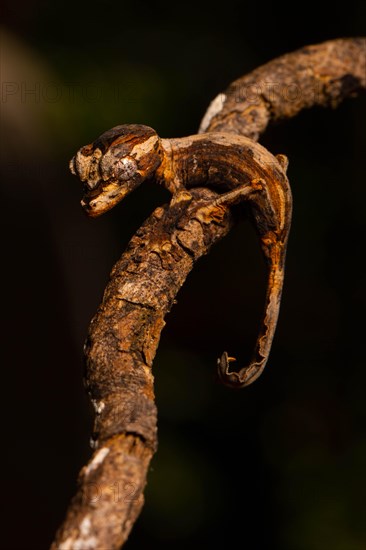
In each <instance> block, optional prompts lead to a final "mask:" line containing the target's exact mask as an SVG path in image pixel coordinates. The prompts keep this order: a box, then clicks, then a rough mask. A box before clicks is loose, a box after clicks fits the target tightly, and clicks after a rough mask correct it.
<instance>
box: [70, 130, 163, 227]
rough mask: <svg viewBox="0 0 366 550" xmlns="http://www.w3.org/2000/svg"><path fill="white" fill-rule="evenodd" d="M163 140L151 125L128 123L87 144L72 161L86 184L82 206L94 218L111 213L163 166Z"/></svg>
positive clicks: (72, 167) (73, 166)
mask: <svg viewBox="0 0 366 550" xmlns="http://www.w3.org/2000/svg"><path fill="white" fill-rule="evenodd" d="M161 160H162V159H161V148H160V138H159V136H158V135H157V133H156V132H155V130H153V129H152V128H150V127H149V126H143V125H142V124H124V125H122V126H115V127H114V128H112V129H111V130H108V131H107V132H104V134H102V135H101V136H99V137H98V139H96V140H95V141H94V142H93V143H90V144H89V145H85V146H84V147H82V148H81V149H79V151H78V152H77V153H76V155H75V156H74V157H73V158H72V159H71V161H70V170H71V172H72V173H73V174H74V175H76V176H78V177H79V179H80V180H81V181H82V182H83V183H84V196H83V199H82V201H81V205H82V207H83V208H84V210H85V211H86V213H87V214H88V215H89V216H91V217H96V216H100V215H101V214H104V212H107V211H108V210H110V209H111V208H113V206H115V205H116V204H117V203H119V202H120V201H121V200H122V199H123V198H124V197H125V196H126V195H128V194H129V193H131V191H133V190H134V189H136V187H138V186H139V185H140V184H141V183H142V182H143V181H144V180H145V179H148V178H149V177H151V176H152V175H153V174H154V172H155V170H156V169H157V168H158V166H159V165H160V164H161Z"/></svg>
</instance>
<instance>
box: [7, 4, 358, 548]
mask: <svg viewBox="0 0 366 550" xmlns="http://www.w3.org/2000/svg"><path fill="white" fill-rule="evenodd" d="M2 21H3V24H2V25H3V26H2V32H1V77H2V97H1V148H0V155H1V157H0V166H1V174H2V178H1V194H2V204H3V210H2V213H1V225H2V228H1V232H2V235H3V238H2V269H1V275H2V288H3V292H2V345H1V352H2V354H3V358H2V361H1V363H2V387H3V390H2V391H3V402H2V413H3V428H2V430H3V435H2V441H3V450H2V458H3V459H4V460H5V463H4V465H3V468H2V472H3V481H2V491H1V497H2V498H1V501H2V504H3V507H5V508H6V521H5V522H4V525H3V528H2V535H1V539H2V540H1V542H0V546H1V547H2V548H6V549H37V550H38V549H40V550H41V549H44V548H47V547H48V545H49V544H50V542H51V540H52V537H53V534H54V532H55V530H56V528H57V527H58V525H59V524H60V522H61V521H62V519H63V516H64V513H65V510H66V507H67V504H68V502H69V499H70V497H71V496H72V495H73V493H74V490H75V486H76V477H77V473H78V471H79V469H80V468H81V467H82V465H83V464H84V463H85V461H86V460H87V459H88V457H89V456H90V454H91V451H90V448H89V435H90V433H91V427H92V413H91V409H90V406H89V403H88V400H87V398H86V396H85V393H84V389H83V385H82V374H83V358H82V348H83V341H84V338H85V336H86V332H87V328H88V324H89V322H90V319H91V317H92V316H93V314H94V313H95V311H96V308H97V306H98V304H99V302H100V299H101V296H102V292H103V289H104V287H105V285H106V282H107V280H108V275H109V272H110V270H111V268H112V266H113V264H114V263H115V261H116V260H117V259H118V258H119V256H120V255H121V253H122V252H123V250H124V248H125V247H126V245H127V243H128V241H129V239H130V238H131V236H132V235H133V234H134V232H135V231H136V230H137V229H138V227H139V226H140V225H141V224H142V222H143V221H144V220H145V219H146V217H147V216H148V215H149V214H150V213H151V212H152V210H153V209H154V208H155V207H156V206H158V205H159V204H162V203H164V202H166V201H167V200H168V195H167V193H166V192H165V191H163V190H162V189H160V188H158V186H150V187H149V186H148V185H146V186H142V187H141V188H140V189H139V190H138V191H136V192H135V193H133V194H132V195H130V196H129V197H128V198H127V199H126V200H125V201H124V203H123V204H121V205H120V206H118V207H117V208H115V209H114V210H112V211H111V212H110V213H108V214H107V215H106V216H104V217H102V218H100V219H97V220H89V219H87V217H86V216H85V215H84V213H83V211H82V209H81V207H80V205H79V201H80V199H81V194H82V190H81V185H80V184H79V183H78V181H77V179H76V178H74V177H73V176H71V174H70V173H69V171H68V161H69V159H70V158H71V156H72V155H73V154H74V153H75V151H76V150H77V149H78V148H79V147H80V146H81V145H84V144H86V143H89V142H90V141H92V140H93V139H94V138H96V137H97V136H98V135H99V134H100V133H101V132H103V131H105V130H107V129H108V128H110V127H112V126H115V125H117V124H123V123H127V122H135V123H144V124H147V125H150V126H152V127H154V128H155V129H156V130H157V131H158V133H159V134H160V135H161V136H163V137H173V136H183V135H188V134H191V133H196V131H197V128H198V125H199V122H200V119H201V117H202V116H203V114H204V112H205V109H206V108H207V106H208V104H209V102H210V100H211V99H212V98H213V97H215V96H216V94H217V93H218V92H220V91H223V90H224V89H225V87H226V86H227V85H228V84H229V83H230V82H231V81H232V80H233V79H236V78H238V77H239V76H241V75H243V74H245V73H246V72H249V71H251V70H252V69H254V68H255V67H257V66H258V65H260V64H263V63H264V62H266V61H269V60H270V59H272V58H274V57H276V56H278V55H281V54H283V53H286V52H289V51H292V50H294V49H297V48H299V47H301V46H304V45H307V44H311V43H317V42H321V41H323V40H327V39H331V38H337V37H343V36H357V35H362V34H365V22H366V4H365V3H364V2H362V0H350V1H349V2H347V3H345V4H344V5H343V7H342V8H341V7H338V8H336V7H335V5H333V4H332V3H329V5H326V3H325V4H323V5H322V6H319V3H318V2H314V1H313V0H310V2H306V4H304V5H302V6H299V5H295V4H293V7H292V8H291V7H287V8H284V7H281V4H278V3H274V2H273V3H264V4H263V2H246V1H242V2H234V1H231V2H226V3H224V4H222V3H218V4H214V3H211V4H207V5H200V4H198V3H195V4H193V3H192V4H190V3H180V4H177V5H176V6H174V5H173V4H172V2H160V1H157V2H150V3H148V2H143V1H135V2H124V1H123V0H122V1H120V2H118V3H117V2H111V1H110V0H108V1H105V2H103V3H95V4H92V3H86V2H80V1H78V0H74V1H72V2H71V1H70V0H64V1H63V2H62V3H61V4H54V3H51V2H45V1H37V0H36V1H34V2H26V1H25V0H23V1H14V0H13V1H12V2H10V1H9V0H5V3H4V5H3V17H2ZM365 120H366V97H362V98H358V99H352V100H349V101H347V102H346V103H344V104H343V105H341V106H340V107H339V108H338V109H337V110H336V111H330V110H329V111H328V110H320V109H316V110H313V111H309V112H304V113H302V114H301V115H300V116H298V117H297V118H296V119H295V120H292V121H290V122H287V123H286V124H283V125H282V126H278V127H276V128H273V129H271V131H269V132H268V133H267V134H266V136H264V138H263V140H262V143H263V144H264V145H265V146H267V147H268V148H269V149H270V151H271V152H272V153H274V154H276V153H285V154H286V155H288V157H289V159H290V166H289V172H288V173H289V178H290V182H291V183H292V188H293V195H294V219H293V227H292V233H291V238H290V244H289V250H288V263H287V274H286V281H285V289H284V295H283V304H282V308H281V315H280V321H279V325H278V330H277V333H276V337H275V341H274V345H273V350H272V353H271V357H270V361H269V364H268V366H267V369H266V371H265V373H264V374H263V376H262V377H261V378H260V379H259V380H258V381H257V382H256V383H255V384H253V385H252V386H250V387H248V388H246V389H244V390H242V391H238V392H234V391H231V390H229V389H227V388H225V387H222V386H221V385H220V384H219V383H218V382H217V380H216V375H215V370H216V358H217V357H218V356H219V355H220V354H221V352H222V351H223V350H224V349H226V350H228V351H229V352H230V354H232V355H234V356H236V357H238V359H239V360H240V363H241V364H243V363H244V362H245V361H246V360H247V359H248V358H249V356H250V353H251V350H252V346H253V343H254V340H255V337H256V332H257V329H258V322H259V319H260V315H261V310H262V306H263V298H264V264H263V260H262V257H261V254H260V250H259V246H258V243H257V240H256V236H255V234H254V232H253V230H252V228H251V226H250V225H249V224H248V223H245V222H243V223H242V224H241V225H239V226H238V227H236V228H235V229H234V230H233V231H232V232H231V234H230V235H229V236H228V238H226V239H225V240H224V241H222V242H221V243H220V244H219V245H217V247H216V248H215V249H214V250H213V251H212V253H211V254H210V255H209V256H208V257H206V258H203V259H202V260H201V261H200V262H199V263H198V264H197V265H196V267H195V269H194V271H193V272H192V274H191V275H190V277H189V278H188V280H187V282H186V284H185V286H184V288H183V289H182V290H181V292H180V293H179V295H178V304H177V305H176V306H175V307H174V308H173V310H172V312H171V313H170V314H169V316H168V317H167V325H166V328H165V329H164V331H163V335H162V339H161V343H160V347H159V351H158V354H157V356H156V359H155V362H154V373H155V376H156V400H157V405H158V410H159V450H158V452H157V454H156V456H155V458H154V460H153V463H152V468H151V471H150V473H149V478H148V486H147V490H146V504H145V507H144V509H143V512H142V514H141V516H140V518H139V520H138V522H137V524H136V525H135V528H134V529H133V531H132V534H131V536H130V540H129V541H128V543H127V545H126V549H127V548H128V550H134V549H140V548H146V547H151V546H153V545H155V546H158V547H159V548H161V549H165V548H166V549H172V548H174V549H186V548H187V547H188V546H189V548H191V549H192V550H193V549H196V548H197V549H198V548H202V547H203V545H204V547H206V546H207V547H209V546H211V547H216V546H221V545H222V546H223V547H225V548H228V549H229V548H243V549H244V548H248V549H251V550H257V549H260V550H263V549H267V548H270V549H271V550H277V549H282V550H324V549H325V548H332V550H361V549H364V548H365V547H366V524H365V517H366V511H365V490H366V484H365V464H366V433H365V419H366V418H365V417H366V406H365V387H366V373H365V371H366V369H365V366H366V361H365V353H364V349H363V335H364V332H365V328H366V325H365V314H364V311H365V307H366V299H365V291H364V288H365V285H366V277H365V266H364V251H365V243H366V216H365V203H366V190H365V189H366V188H365V184H364V182H365V177H364V158H365V145H366V144H365V141H366V140H365ZM214 297H215V299H213V298H214ZM3 516H4V513H3Z"/></svg>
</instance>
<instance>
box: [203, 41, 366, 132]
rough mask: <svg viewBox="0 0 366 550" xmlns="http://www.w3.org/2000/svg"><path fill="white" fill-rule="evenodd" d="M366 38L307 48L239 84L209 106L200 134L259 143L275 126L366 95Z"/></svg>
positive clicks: (236, 83) (239, 80)
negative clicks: (302, 113)
mask: <svg viewBox="0 0 366 550" xmlns="http://www.w3.org/2000/svg"><path fill="white" fill-rule="evenodd" d="M365 65H366V38H343V39H338V40H329V41H327V42H323V43H322V44H316V45H312V46H306V47H304V48H301V49H300V50H297V51H295V52H292V53H289V54H286V55H283V56H281V57H278V58H277V59H274V60H273V61H270V62H269V63H266V64H265V65H262V66H261V67H259V68H258V69H255V70H254V71H252V72H251V73H249V74H247V75H245V76H243V77H241V78H239V79H238V80H235V81H234V82H232V83H231V84H230V86H229V87H228V88H227V90H226V91H225V92H224V93H222V94H219V95H218V96H217V97H216V98H215V99H214V100H213V101H212V102H211V104H210V106H209V108H208V109H207V112H206V114H205V116H204V117H203V119H202V122H201V126H200V129H199V132H200V133H201V132H219V131H221V132H230V133H234V134H241V135H244V136H247V137H250V138H252V139H253V140H255V141H257V140H258V139H259V137H260V136H261V135H262V134H263V133H264V132H265V130H266V128H267V126H268V125H269V124H272V123H273V122H276V121H279V120H284V119H287V118H292V117H294V116H296V115H297V114H298V113H299V112H300V111H302V110H303V109H308V108H310V107H314V106H322V107H333V108H335V107H337V106H338V105H339V103H341V101H343V100H344V99H345V98H347V97H350V96H353V95H356V94H357V93H358V92H360V91H362V90H365V89H366V70H365Z"/></svg>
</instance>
